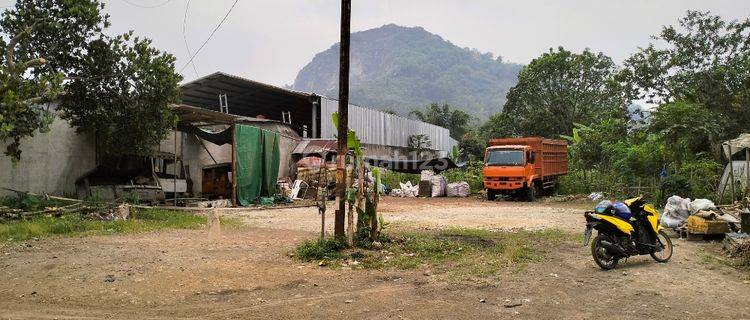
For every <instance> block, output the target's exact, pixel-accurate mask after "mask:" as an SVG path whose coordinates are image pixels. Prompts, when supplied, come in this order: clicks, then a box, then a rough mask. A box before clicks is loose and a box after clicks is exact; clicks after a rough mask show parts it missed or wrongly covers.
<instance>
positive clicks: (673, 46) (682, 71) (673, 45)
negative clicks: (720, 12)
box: [622, 11, 750, 150]
mask: <svg viewBox="0 0 750 320" xmlns="http://www.w3.org/2000/svg"><path fill="white" fill-rule="evenodd" d="M654 38H655V41H657V44H651V45H649V46H648V47H646V48H643V49H641V50H640V51H639V52H637V53H636V54H634V55H633V56H632V57H630V58H629V59H627V60H626V62H625V66H626V69H625V70H623V73H622V77H623V79H624V80H626V81H627V82H629V83H630V84H631V85H632V89H633V92H635V93H636V94H637V95H638V96H639V97H640V98H643V99H647V100H650V101H651V102H653V103H658V104H666V106H667V108H671V109H670V111H669V113H672V111H680V110H683V109H684V110H683V111H696V110H695V109H696V108H695V107H694V106H690V105H685V104H680V105H672V104H669V103H671V102H674V101H683V102H690V103H695V104H698V105H701V106H703V107H705V108H706V109H707V113H706V114H707V115H708V116H707V117H704V116H702V117H701V119H703V120H706V121H710V122H713V123H715V124H716V125H718V126H720V127H721V128H722V130H721V131H720V132H718V137H717V139H712V141H711V142H712V144H713V145H714V147H716V143H718V142H719V141H721V140H723V139H726V138H731V137H734V136H736V135H737V134H739V133H741V132H745V131H747V130H748V129H750V19H744V20H740V21H724V20H722V19H721V17H719V16H716V15H712V14H710V13H707V12H696V11H688V13H687V15H686V16H685V17H683V18H682V19H680V21H679V25H678V26H666V27H664V28H663V29H662V30H661V32H660V34H659V35H658V36H656V37H654ZM660 108H661V107H660ZM678 109H679V110H678ZM688 109H690V110H688ZM705 146H706V147H705V148H704V150H707V149H708V148H707V146H708V144H706V145H705Z"/></svg>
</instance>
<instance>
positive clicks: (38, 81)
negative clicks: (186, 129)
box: [0, 0, 181, 161]
mask: <svg viewBox="0 0 750 320" xmlns="http://www.w3.org/2000/svg"><path fill="white" fill-rule="evenodd" d="M103 9H104V3H103V2H101V1H99V0H78V1H66V0H18V1H16V4H15V7H14V8H12V9H9V10H6V11H5V12H4V13H3V15H2V19H0V35H1V36H0V53H1V54H2V58H0V80H2V82H0V103H2V108H0V141H3V142H5V143H6V144H7V147H6V152H5V153H6V155H8V156H10V158H11V160H13V161H18V160H19V159H20V158H21V143H20V142H21V140H22V139H23V138H25V137H30V136H33V135H34V133H35V132H37V131H44V130H46V129H47V128H48V125H49V123H51V121H52V119H53V117H54V114H53V113H52V112H51V111H52V110H51V107H50V106H49V105H45V103H49V102H51V101H53V100H56V103H55V104H56V105H57V108H56V109H57V110H55V111H56V112H55V113H56V114H59V115H60V116H61V117H62V118H64V119H68V120H70V121H71V123H72V124H73V125H74V126H76V128H77V130H78V131H79V132H85V133H89V134H94V135H96V136H97V139H96V141H97V142H98V143H99V144H98V146H97V147H98V148H99V151H101V152H100V153H101V154H108V153H111V154H117V153H131V154H145V153H150V152H152V151H153V146H154V144H155V143H158V142H159V140H161V139H162V138H163V137H164V136H165V135H166V133H167V129H168V128H170V127H171V126H173V124H174V116H173V115H172V114H171V111H170V108H169V105H170V104H171V103H176V102H177V101H178V100H179V94H178V83H179V81H180V80H181V77H180V76H179V75H178V74H177V73H175V71H174V57H173V56H171V55H169V54H166V53H163V52H161V51H159V50H156V49H154V48H152V47H151V41H150V40H148V39H140V38H137V37H134V36H133V35H132V32H129V33H126V34H124V35H117V36H109V35H107V34H105V31H106V29H107V28H108V27H109V16H108V15H107V14H106V13H104V12H103ZM6 39H9V40H6ZM63 92H64V93H65V94H64V95H61V93H63Z"/></svg>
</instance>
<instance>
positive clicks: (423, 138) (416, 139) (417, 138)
mask: <svg viewBox="0 0 750 320" xmlns="http://www.w3.org/2000/svg"><path fill="white" fill-rule="evenodd" d="M408 147H409V149H410V150H411V151H414V152H415V153H416V155H417V157H419V158H421V157H422V155H423V153H424V152H425V151H427V150H429V149H430V147H432V142H431V141H430V137H428V136H427V135H425V134H413V135H410V136H409V141H408Z"/></svg>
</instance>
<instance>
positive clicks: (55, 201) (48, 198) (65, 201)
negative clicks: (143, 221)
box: [0, 188, 131, 221]
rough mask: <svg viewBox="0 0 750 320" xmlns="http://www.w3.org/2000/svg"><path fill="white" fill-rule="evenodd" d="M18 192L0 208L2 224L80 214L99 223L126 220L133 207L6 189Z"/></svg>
mask: <svg viewBox="0 0 750 320" xmlns="http://www.w3.org/2000/svg"><path fill="white" fill-rule="evenodd" d="M3 189H5V190H9V191H13V192H16V194H17V197H7V198H4V202H5V203H4V204H3V205H0V220H25V219H32V218H37V217H61V216H63V215H66V214H79V215H80V216H81V217H84V218H88V219H96V220H106V221H110V220H126V219H128V217H129V216H130V211H131V206H130V205H128V204H121V203H108V202H107V203H105V202H87V201H81V200H78V199H70V198H65V197H57V196H52V195H48V194H42V195H40V194H36V193H31V192H22V191H17V190H13V189H7V188H3Z"/></svg>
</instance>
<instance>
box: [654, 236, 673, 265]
mask: <svg viewBox="0 0 750 320" xmlns="http://www.w3.org/2000/svg"><path fill="white" fill-rule="evenodd" d="M656 241H657V242H659V243H660V244H661V245H662V249H661V251H658V252H651V258H654V260H656V261H657V262H662V263H664V262H667V261H669V259H670V258H672V252H673V251H672V240H671V239H669V236H668V235H667V234H666V233H664V231H659V234H657V235H656Z"/></svg>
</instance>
